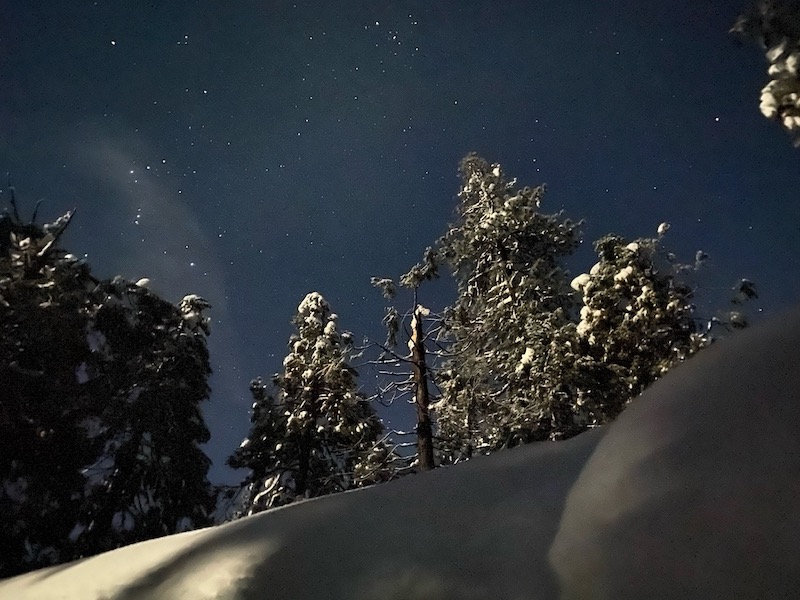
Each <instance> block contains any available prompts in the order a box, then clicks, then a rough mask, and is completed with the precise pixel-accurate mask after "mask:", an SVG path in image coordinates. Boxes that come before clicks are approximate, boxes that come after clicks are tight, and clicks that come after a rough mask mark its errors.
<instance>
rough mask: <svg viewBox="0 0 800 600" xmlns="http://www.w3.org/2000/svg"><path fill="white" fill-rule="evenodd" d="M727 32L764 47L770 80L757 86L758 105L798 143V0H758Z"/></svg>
mask: <svg viewBox="0 0 800 600" xmlns="http://www.w3.org/2000/svg"><path fill="white" fill-rule="evenodd" d="M731 32H733V33H737V34H739V35H742V36H743V37H745V38H749V39H752V40H754V41H756V42H757V43H758V44H759V45H760V46H761V48H762V49H763V50H764V52H765V54H766V59H767V62H768V63H769V67H768V69H767V73H768V75H769V77H770V81H769V83H767V85H766V86H764V88H763V89H762V90H761V104H760V107H759V108H760V109H761V113H762V114H763V115H764V116H765V117H767V118H768V119H774V120H776V121H778V122H779V123H780V124H781V125H782V126H783V128H784V129H786V131H788V132H789V133H790V134H792V136H793V137H794V145H795V146H796V147H800V1H798V0H758V1H757V2H755V3H754V4H753V6H752V7H751V9H750V10H749V11H748V12H746V13H744V14H742V15H741V16H740V17H739V18H738V19H737V21H736V23H735V24H734V26H733V28H732V29H731Z"/></svg>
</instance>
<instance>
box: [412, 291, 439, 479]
mask: <svg viewBox="0 0 800 600" xmlns="http://www.w3.org/2000/svg"><path fill="white" fill-rule="evenodd" d="M422 316H423V315H422V312H421V311H420V306H419V305H417V306H416V307H415V308H414V315H413V317H412V318H411V341H410V343H409V346H410V347H411V348H410V349H411V364H412V369H413V374H414V390H415V391H414V400H415V405H416V408H417V454H418V462H419V468H420V470H421V471H430V470H432V469H434V468H435V466H436V465H435V464H434V460H433V427H432V425H431V415H430V410H429V408H428V407H429V405H430V394H429V392H428V365H427V364H426V363H425V335H424V330H423V326H422Z"/></svg>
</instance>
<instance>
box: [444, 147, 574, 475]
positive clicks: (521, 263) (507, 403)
mask: <svg viewBox="0 0 800 600" xmlns="http://www.w3.org/2000/svg"><path fill="white" fill-rule="evenodd" d="M460 174H461V179H462V186H461V190H460V192H459V200H460V204H459V210H458V214H459V219H458V221H457V222H456V224H455V225H453V226H451V227H450V229H449V230H448V232H447V233H446V234H445V235H444V236H443V237H442V238H441V239H440V240H439V242H438V245H437V250H438V253H439V256H440V259H441V260H442V261H443V262H444V263H445V264H447V265H448V266H449V267H450V269H451V271H452V274H453V277H454V278H455V281H456V283H457V286H458V298H457V300H456V302H455V304H454V305H453V306H452V307H451V309H450V310H449V313H448V315H447V317H446V326H447V328H448V333H449V336H450V337H451V339H452V346H451V347H450V348H449V349H448V350H449V353H450V354H451V357H450V358H449V360H447V361H446V363H445V365H444V368H443V370H442V371H441V373H440V379H441V382H440V383H441V387H442V394H443V396H442V398H441V400H439V401H438V402H436V403H435V410H436V412H437V414H438V424H439V434H438V435H439V438H440V439H441V451H442V455H443V458H444V459H445V460H457V459H458V458H459V457H469V456H470V455H471V454H472V453H473V452H488V451H491V450H493V449H496V448H500V447H505V446H510V445H516V444H519V443H524V442H528V441H532V440H536V439H546V438H547V437H549V436H550V435H551V432H552V431H553V430H562V429H563V425H562V423H561V421H562V419H563V413H564V407H563V406H562V402H563V401H564V400H565V399H564V398H563V396H562V395H561V394H560V393H559V386H560V383H559V376H558V373H559V369H560V366H559V365H557V364H556V365H552V366H553V367H554V369H553V368H551V364H550V361H549V360H548V357H549V356H550V355H551V353H552V346H553V344H557V343H558V341H559V340H560V339H561V337H562V330H564V328H566V327H569V324H570V322H569V317H570V311H571V308H572V305H573V299H572V295H571V292H570V289H569V286H568V281H567V276H566V272H565V269H564V268H563V266H562V263H561V261H562V258H563V257H565V256H567V255H569V254H570V253H572V252H573V251H574V249H575V248H576V247H577V245H578V243H579V238H578V227H579V224H578V223H574V222H572V221H570V220H569V219H565V218H563V216H562V215H561V214H543V213H541V212H540V211H539V208H540V203H541V200H542V198H543V196H544V187H536V188H530V187H521V188H520V187H517V186H516V182H515V180H509V179H507V178H506V176H505V174H504V173H503V170H502V168H501V166H500V165H498V164H489V163H488V162H487V161H486V160H484V159H482V158H480V157H478V156H476V155H474V154H470V155H468V156H467V157H465V158H464V160H463V161H462V162H461V166H460ZM534 360H535V361H536V362H537V366H536V368H523V369H520V365H523V367H524V366H525V365H529V364H532V363H533V361H534Z"/></svg>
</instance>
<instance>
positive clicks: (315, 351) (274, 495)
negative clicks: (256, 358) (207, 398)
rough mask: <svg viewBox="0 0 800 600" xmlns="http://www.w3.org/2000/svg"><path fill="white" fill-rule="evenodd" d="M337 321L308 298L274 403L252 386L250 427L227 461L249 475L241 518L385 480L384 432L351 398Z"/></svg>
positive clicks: (346, 343) (260, 386)
mask: <svg viewBox="0 0 800 600" xmlns="http://www.w3.org/2000/svg"><path fill="white" fill-rule="evenodd" d="M337 320H338V318H337V315H336V314H334V313H332V312H331V310H330V307H329V305H328V303H327V301H326V300H325V299H324V298H323V297H322V296H321V295H320V294H318V293H316V292H312V293H310V294H308V295H307V296H306V297H305V298H304V299H303V301H302V302H301V303H300V305H299V306H298V308H297V315H296V316H295V317H294V319H293V323H294V325H295V326H296V327H297V333H296V334H294V335H292V337H291V338H290V340H289V353H288V355H287V356H286V358H285V359H284V361H283V366H284V370H283V373H281V374H278V375H276V376H275V378H274V381H273V383H274V388H275V394H274V396H273V395H270V394H269V393H268V387H267V386H266V385H265V384H264V383H263V382H262V381H261V380H256V381H254V382H253V383H252V384H251V391H252V393H253V398H254V404H253V415H252V422H253V427H252V430H251V432H250V435H249V436H248V437H247V438H246V439H245V440H244V441H243V442H242V445H241V446H240V447H239V449H237V450H236V452H235V453H234V454H233V456H231V458H230V459H229V461H228V462H229V464H230V465H231V466H232V467H234V468H247V469H250V471H251V474H250V476H249V477H248V478H247V479H246V480H245V485H247V486H248V487H249V498H248V499H247V500H246V502H245V507H244V510H243V512H244V513H245V514H253V513H257V512H260V511H262V510H265V509H267V508H272V507H275V506H280V505H283V504H287V503H289V502H292V501H294V500H296V499H298V498H311V497H316V496H322V495H325V494H331V493H335V492H340V491H344V490H348V489H351V488H354V487H358V486H363V485H368V484H370V483H375V482H378V481H382V480H384V479H386V478H388V477H389V476H390V473H389V471H388V469H387V468H386V466H385V462H386V459H387V456H388V453H389V450H388V447H387V446H386V444H385V443H384V442H383V440H382V433H383V425H382V423H381V422H380V420H379V419H378V417H377V416H376V414H375V412H374V411H373V409H372V407H371V406H370V405H369V403H368V402H367V401H366V399H365V398H364V396H363V395H362V394H361V393H360V392H359V391H358V386H357V383H356V372H355V370H354V369H353V368H352V367H351V366H350V365H349V364H348V361H347V352H348V349H349V347H350V345H351V343H350V335H349V334H348V333H340V332H339V329H338V325H337Z"/></svg>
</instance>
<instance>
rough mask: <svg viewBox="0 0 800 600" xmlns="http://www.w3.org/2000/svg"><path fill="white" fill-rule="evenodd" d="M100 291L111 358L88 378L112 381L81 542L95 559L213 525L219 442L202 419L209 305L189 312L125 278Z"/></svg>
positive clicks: (190, 299) (101, 345)
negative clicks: (213, 452)
mask: <svg viewBox="0 0 800 600" xmlns="http://www.w3.org/2000/svg"><path fill="white" fill-rule="evenodd" d="M95 293H99V294H101V295H102V298H103V301H102V303H98V304H97V305H95V310H94V312H93V314H92V315H91V325H90V326H91V328H92V330H93V331H95V332H96V333H95V336H96V338H95V339H96V348H95V352H96V353H97V354H99V355H100V356H101V357H103V359H101V360H100V361H99V364H95V365H93V366H92V368H91V369H89V370H88V371H89V372H88V376H89V377H92V378H97V379H99V380H100V381H101V382H103V383H105V393H104V397H105V399H106V400H105V405H104V407H103V409H102V412H101V413H100V415H99V419H97V421H96V423H95V425H94V431H95V433H96V440H97V441H98V442H101V443H102V449H101V452H100V454H99V455H98V456H97V458H96V459H95V461H94V462H93V463H92V464H91V465H88V466H87V467H86V469H85V471H84V472H85V474H86V477H87V484H88V486H87V491H88V496H87V500H86V508H85V509H84V510H83V512H82V518H81V521H80V522H79V523H78V524H77V526H76V528H75V530H74V531H73V534H72V537H73V538H74V540H75V542H76V544H77V545H78V547H80V548H85V549H87V551H88V552H94V551H96V550H97V549H98V548H103V549H107V548H114V547H118V546H122V545H125V544H129V543H132V542H135V541H140V540H143V539H149V538H153V537H158V536H162V535H168V534H171V533H176V532H180V531H185V530H188V529H194V528H197V527H201V526H205V525H208V524H210V519H209V512H210V510H211V508H212V501H211V493H210V491H211V490H210V484H209V482H208V480H207V478H206V474H207V472H208V468H209V466H210V460H209V459H208V457H206V455H205V454H204V453H203V451H202V450H201V449H200V447H199V444H202V443H205V442H207V441H208V439H209V432H208V428H207V427H206V425H205V422H204V420H203V417H202V414H201V412H200V406H199V404H200V402H201V401H202V400H205V399H207V398H208V395H209V391H210V390H209V387H208V383H207V380H208V376H209V374H210V373H211V369H210V366H209V357H208V350H207V347H206V340H205V336H206V335H207V333H208V320H207V318H206V317H203V316H202V311H203V310H205V309H206V308H208V306H209V305H208V303H207V302H206V301H205V300H203V299H202V298H200V297H199V296H196V295H194V294H191V295H188V296H186V297H184V298H183V300H182V301H181V302H180V304H179V306H177V307H176V306H174V305H172V304H170V303H168V302H165V301H164V300H162V299H161V298H159V297H157V296H156V295H154V294H152V293H151V292H150V291H149V290H147V289H146V288H144V287H141V286H139V285H135V284H131V283H129V282H126V281H124V280H122V279H121V278H115V279H114V280H112V281H110V282H101V283H100V285H98V286H97V288H96V289H95Z"/></svg>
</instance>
